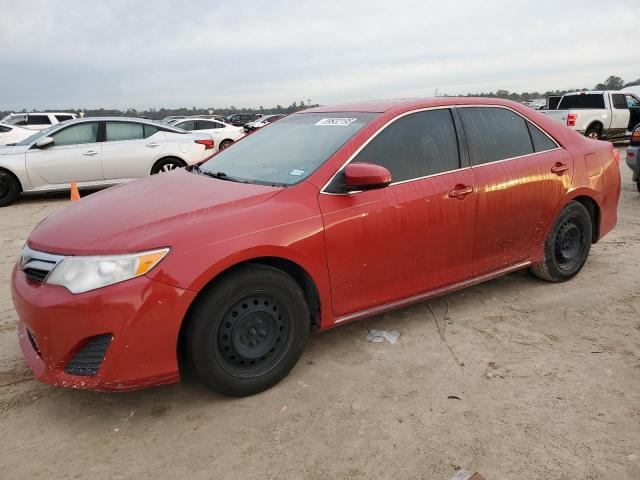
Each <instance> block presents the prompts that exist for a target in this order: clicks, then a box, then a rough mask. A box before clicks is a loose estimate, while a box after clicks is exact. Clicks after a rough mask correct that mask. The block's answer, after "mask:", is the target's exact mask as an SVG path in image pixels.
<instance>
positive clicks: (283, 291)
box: [12, 98, 620, 395]
mask: <svg viewBox="0 0 640 480" xmlns="http://www.w3.org/2000/svg"><path fill="white" fill-rule="evenodd" d="M618 161H619V159H618V157H617V155H616V151H615V150H614V149H613V148H612V146H611V144H609V143H605V142H600V141H594V140H590V139H586V138H584V137H582V136H580V135H578V134H576V133H574V132H573V131H571V130H570V129H568V128H566V127H564V126H561V125H559V124H556V123H555V122H554V121H552V120H550V119H548V118H546V117H545V116H544V115H541V114H539V113H538V112H536V111H534V110H531V109H529V108H527V107H525V106H522V105H519V104H517V103H513V102H508V101H501V100H495V99H481V98H438V99H424V100H398V101H379V102H371V103H357V104H350V105H341V106H337V107H320V108H315V109H310V110H306V111H304V112H300V113H297V114H294V115H290V116H288V117H287V118H284V119H282V120H280V121H278V122H276V123H274V124H273V125H271V126H269V128H265V129H261V130H258V131H257V132H255V133H253V134H252V135H248V136H247V137H246V138H244V139H242V140H241V141H239V142H237V143H236V144H234V145H233V146H232V147H230V148H228V149H225V150H223V151H221V152H220V153H218V154H216V155H215V156H214V157H212V158H211V159H210V160H208V161H207V162H205V163H204V164H202V165H200V166H199V167H194V168H191V169H181V170H178V171H174V172H171V173H167V174H161V175H156V176H153V177H149V178H147V179H144V180H140V181H136V182H134V183H131V184H128V185H123V186H119V187H115V188H110V189H108V190H104V191H102V192H100V193H96V194H94V195H91V196H89V197H87V198H84V199H82V200H81V201H79V202H75V203H74V204H71V205H70V206H68V207H67V208H65V209H63V210H62V211H61V212H59V213H57V214H55V215H53V216H51V217H49V218H47V219H46V220H44V221H43V222H42V223H40V224H39V225H38V226H37V227H36V228H35V229H34V230H33V232H32V233H31V235H30V236H29V239H28V241H27V243H26V245H25V246H24V249H23V251H22V255H21V257H20V260H19V263H18V264H17V265H16V267H15V269H14V272H13V277H12V284H13V288H12V293H13V299H14V302H15V306H16V310H17V312H18V315H19V317H20V326H19V338H20V344H21V347H22V350H23V352H24V356H25V358H26V361H27V362H28V364H29V366H30V367H31V368H32V369H33V371H34V373H35V377H36V378H37V379H39V380H41V381H44V382H47V383H50V384H53V385H58V386H66V387H74V388H87V389H96V390H112V391H113V390H127V389H137V388H142V387H147V386H152V385H161V384H166V383H171V382H176V381H178V380H179V378H180V372H179V359H184V361H185V362H188V363H187V364H188V365H190V366H191V367H192V369H193V371H194V372H195V374H196V375H197V377H198V378H199V379H200V380H201V381H202V382H204V383H205V384H207V385H209V386H210V387H211V388H213V389H214V390H217V391H219V392H223V393H226V394H231V395H248V394H252V393H256V392H259V391H261V390H264V389H266V388H269V387H271V386H272V385H274V384H275V383H276V382H278V381H279V380H280V379H282V378H283V377H284V376H286V375H287V373H288V372H289V371H290V370H291V369H292V368H293V366H294V365H295V364H296V362H297V361H298V359H299V357H300V355H301V353H302V351H303V348H304V345H305V341H306V340H307V337H308V335H309V332H310V330H311V329H312V328H317V329H320V330H324V329H328V328H332V327H334V326H337V325H341V324H344V323H347V322H350V321H354V320H358V319H360V318H364V317H367V316H370V315H375V314H379V313H381V312H385V311H388V310H391V309H394V308H399V307H403V306H405V305H409V304H411V303H414V302H419V301H422V300H425V299H428V298H431V297H433V296H436V295H442V294H444V293H447V292H451V291H453V290H457V289H460V288H464V287H467V286H469V285H473V284H476V283H478V282H482V281H485V280H488V279H491V278H494V277H497V276H499V275H504V274H507V273H509V272H513V271H515V270H519V269H523V268H530V269H531V271H532V272H533V274H534V275H536V276H538V277H540V278H542V279H544V280H548V281H552V282H561V281H566V280H569V279H571V278H572V277H573V276H574V275H576V274H577V273H578V272H579V271H580V269H581V268H582V266H583V265H584V264H585V262H586V260H587V256H588V255H589V249H590V246H591V244H592V243H595V242H597V241H598V240H599V239H601V238H602V237H603V236H604V235H605V234H606V233H607V232H609V231H610V230H611V229H612V228H613V226H614V225H615V223H616V207H617V203H618V197H619V194H620V175H619V165H618Z"/></svg>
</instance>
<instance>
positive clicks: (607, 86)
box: [594, 75, 624, 90]
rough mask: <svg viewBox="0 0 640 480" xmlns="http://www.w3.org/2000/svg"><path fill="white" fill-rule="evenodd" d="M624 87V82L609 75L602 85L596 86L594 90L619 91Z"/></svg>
mask: <svg viewBox="0 0 640 480" xmlns="http://www.w3.org/2000/svg"><path fill="white" fill-rule="evenodd" d="M623 86H624V80H622V78H620V77H616V76H615V75H610V76H609V77H607V79H606V80H605V81H604V83H599V84H597V85H596V86H595V87H594V89H595V90H620V89H621V88H622V87H623Z"/></svg>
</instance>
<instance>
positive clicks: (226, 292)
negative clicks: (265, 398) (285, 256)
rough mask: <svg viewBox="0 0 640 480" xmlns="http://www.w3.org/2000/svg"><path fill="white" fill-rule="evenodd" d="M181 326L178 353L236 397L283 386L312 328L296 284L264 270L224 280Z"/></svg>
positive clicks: (210, 383)
mask: <svg viewBox="0 0 640 480" xmlns="http://www.w3.org/2000/svg"><path fill="white" fill-rule="evenodd" d="M185 321H186V322H188V323H187V324H186V327H185V333H184V337H183V348H184V349H185V354H186V357H187V359H188V361H189V362H190V364H191V366H192V367H193V370H194V371H195V373H196V375H197V377H198V378H199V379H200V380H201V381H202V383H204V384H206V385H207V386H209V387H210V388H211V389H213V390H215V391H217V392H219V393H223V394H226V395H236V396H245V395H252V394H254V393H258V392H261V391H263V390H266V389H268V388H270V387H272V386H273V385H275V384H276V383H278V382H279V381H280V380H282V379H283V378H284V377H285V376H286V375H287V374H288V373H289V372H290V371H291V369H292V368H293V367H294V365H295V364H296V362H297V361H298V359H299V358H300V355H301V354H302V351H303V349H304V345H305V342H306V340H307V337H308V336H309V327H310V323H311V322H310V315H309V308H308V306H307V302H306V300H305V296H304V294H303V292H302V290H301V289H300V287H299V286H298V284H297V283H296V282H295V281H294V280H293V278H291V277H290V276H289V275H287V274H286V273H284V272H282V271H280V270H278V269H275V268H273V267H269V266H265V265H247V266H245V267H240V268H238V269H236V270H234V271H232V272H230V273H228V274H225V275H224V276H223V277H222V278H221V279H220V280H219V281H217V282H216V283H215V284H213V285H212V286H211V287H209V288H208V289H206V290H204V291H203V292H202V293H201V294H200V297H199V298H198V300H197V302H196V303H195V305H194V307H193V308H192V310H191V311H190V313H189V316H188V318H186V319H185Z"/></svg>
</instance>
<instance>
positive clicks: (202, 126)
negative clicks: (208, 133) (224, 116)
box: [196, 120, 220, 130]
mask: <svg viewBox="0 0 640 480" xmlns="http://www.w3.org/2000/svg"><path fill="white" fill-rule="evenodd" d="M212 128H220V124H219V123H218V122H212V121H210V120H196V130H211V129H212Z"/></svg>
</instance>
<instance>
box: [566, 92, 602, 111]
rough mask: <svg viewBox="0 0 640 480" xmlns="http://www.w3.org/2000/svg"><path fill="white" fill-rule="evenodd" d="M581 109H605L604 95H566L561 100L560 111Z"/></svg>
mask: <svg viewBox="0 0 640 480" xmlns="http://www.w3.org/2000/svg"><path fill="white" fill-rule="evenodd" d="M581 108H583V109H587V108H604V95H603V94H602V93H585V94H578V95H565V96H564V97H562V100H560V105H558V110H569V109H581Z"/></svg>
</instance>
